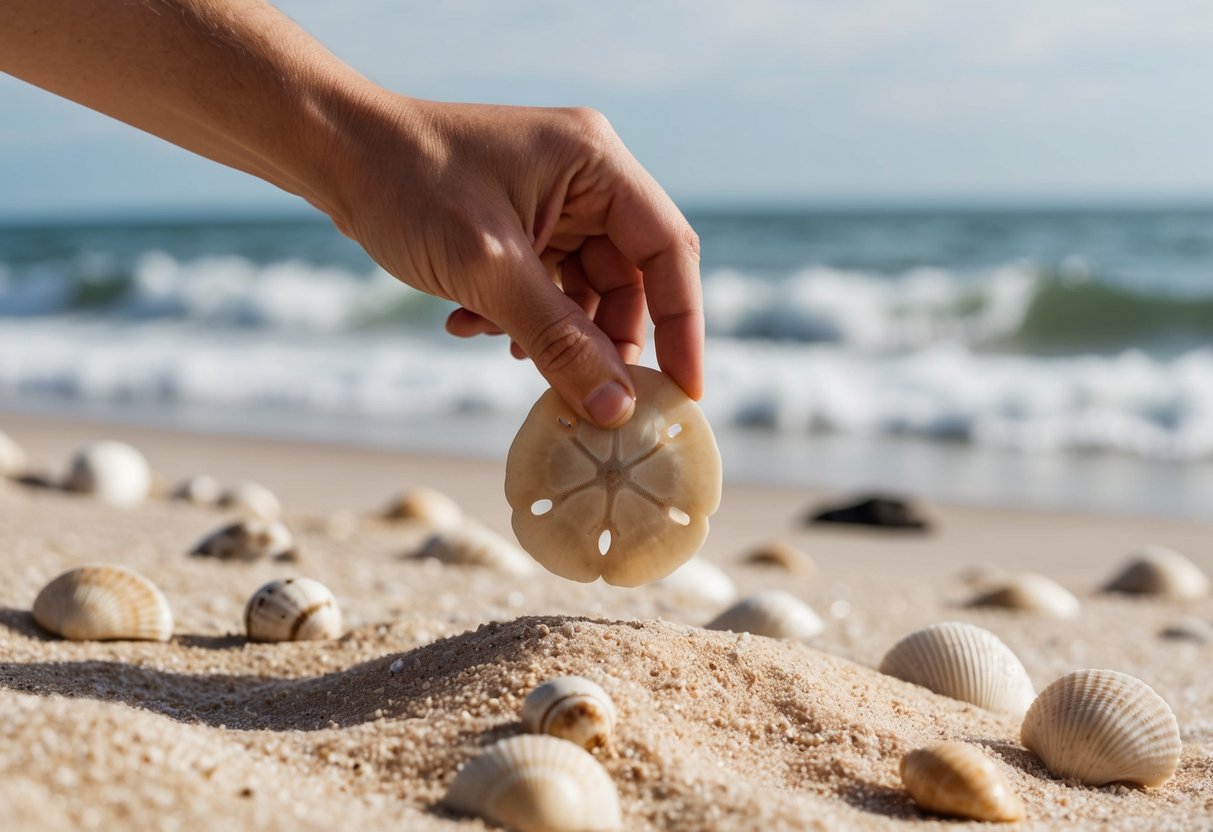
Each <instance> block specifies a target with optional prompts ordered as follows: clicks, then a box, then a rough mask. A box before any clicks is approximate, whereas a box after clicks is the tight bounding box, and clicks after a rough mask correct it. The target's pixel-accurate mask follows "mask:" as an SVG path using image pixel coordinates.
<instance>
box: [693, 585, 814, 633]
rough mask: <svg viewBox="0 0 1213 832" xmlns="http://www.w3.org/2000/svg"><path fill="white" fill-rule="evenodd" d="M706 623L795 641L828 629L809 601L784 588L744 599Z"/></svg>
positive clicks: (714, 628)
mask: <svg viewBox="0 0 1213 832" xmlns="http://www.w3.org/2000/svg"><path fill="white" fill-rule="evenodd" d="M706 626H707V629H709V630H732V631H733V632H734V633H753V634H754V635H756V636H768V637H769V638H784V639H791V640H794V641H808V640H810V639H813V638H816V637H817V636H819V635H821V633H822V632H823V631H824V630H825V625H824V624H823V623H822V621H821V619H820V618H819V617H818V616H817V613H815V612H813V610H812V608H810V607H809V605H808V604H806V603H805V602H804V601H801V600H800V599H799V598H797V597H795V596H794V595H789V594H788V593H786V592H784V591H783V590H780V589H768V590H764V591H762V592H756V593H754V594H753V595H749V596H747V597H745V598H742V599H741V600H740V601H738V602H737V603H736V604H734V605H733V606H731V607H729V608H728V609H727V610H725V611H724V612H722V613H721V614H720V615H718V616H716V617H715V618H714V619H712V620H711V621H709V622H708V624H707V625H706Z"/></svg>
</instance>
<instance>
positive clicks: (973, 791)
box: [901, 742, 1024, 823]
mask: <svg viewBox="0 0 1213 832" xmlns="http://www.w3.org/2000/svg"><path fill="white" fill-rule="evenodd" d="M901 782H902V783H904V784H905V787H906V791H907V792H909V793H910V797H912V798H914V802H915V803H917V804H918V805H919V806H921V807H922V808H923V809H926V810H927V811H929V812H936V813H938V814H941V815H953V816H956V817H961V818H969V819H971V820H982V821H995V822H1003V823H1009V822H1012V821H1017V820H1022V819H1023V816H1024V807H1023V801H1022V800H1020V799H1019V795H1017V794H1015V792H1014V790H1013V789H1012V788H1011V784H1010V783H1008V782H1007V778H1006V777H1004V776H1003V773H1002V772H1001V771H999V770H998V766H996V765H995V764H994V761H993V760H991V759H990V758H989V757H987V756H986V755H985V753H984V752H983V751H982V750H981V749H980V748H978V747H977V746H974V745H968V744H967V743H963V742H945V743H943V744H941V745H936V746H933V747H931V748H919V749H917V750H915V751H911V752H910V753H909V754H907V755H905V756H904V757H902V758H901Z"/></svg>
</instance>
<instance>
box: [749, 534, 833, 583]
mask: <svg viewBox="0 0 1213 832" xmlns="http://www.w3.org/2000/svg"><path fill="white" fill-rule="evenodd" d="M743 560H744V561H745V562H746V563H748V564H752V565H754V566H769V567H774V568H775V569H782V570H783V571H784V572H787V573H789V574H792V575H799V576H803V577H808V576H810V575H812V574H813V573H814V572H816V571H817V565H816V564H815V563H813V559H812V558H811V557H809V555H808V553H807V552H804V551H803V550H801V549H798V548H797V547H795V546H793V545H792V544H791V543H788V542H787V541H786V540H770V541H767V542H766V543H764V544H762V545H761V546H757V547H755V548H754V549H751V550H750V551H749V552H747V553H746V555H745V557H744V558H743Z"/></svg>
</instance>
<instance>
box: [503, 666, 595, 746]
mask: <svg viewBox="0 0 1213 832" xmlns="http://www.w3.org/2000/svg"><path fill="white" fill-rule="evenodd" d="M615 720H616V711H615V703H614V702H612V701H611V697H610V696H608V695H607V692H606V691H605V690H603V689H602V687H601V686H600V685H598V684H597V683H595V682H592V681H590V680H589V679H586V678H584V677H582V676H559V677H557V678H555V679H549V680H548V681H546V682H544V683H543V684H542V685H539V686H538V687H536V688H535V689H534V690H532V691H531V692H530V693H528V694H527V697H526V700H525V701H524V702H523V703H522V727H523V728H524V729H526V730H527V731H529V732H530V733H532V734H549V735H551V736H553V737H559V738H560V739H562V740H568V741H569V742H573V743H576V744H577V745H580V746H581V747H582V748H584V749H586V750H587V751H588V750H591V749H594V748H598V747H600V746H605V745H607V744H609V743H610V741H611V734H612V732H614V730H615Z"/></svg>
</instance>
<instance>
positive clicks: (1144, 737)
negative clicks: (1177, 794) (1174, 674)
mask: <svg viewBox="0 0 1213 832" xmlns="http://www.w3.org/2000/svg"><path fill="white" fill-rule="evenodd" d="M1020 741H1021V742H1023V744H1024V746H1025V747H1026V748H1028V749H1029V750H1030V751H1032V752H1034V753H1035V754H1036V756H1037V757H1039V758H1040V759H1041V762H1043V763H1044V764H1045V768H1047V769H1048V770H1049V773H1050V774H1053V775H1054V776H1056V777H1062V778H1066V779H1070V780H1077V781H1079V782H1081V783H1085V784H1087V785H1089V786H1103V785H1106V784H1108V783H1136V784H1138V785H1141V786H1161V785H1162V784H1163V783H1165V782H1166V781H1167V780H1168V779H1170V777H1171V775H1172V774H1174V773H1175V769H1176V767H1177V766H1178V765H1179V754H1180V751H1181V750H1182V743H1181V742H1180V739H1179V724H1178V723H1177V722H1176V721H1175V714H1174V713H1172V712H1171V706H1170V705H1168V704H1167V703H1166V700H1164V699H1163V698H1162V697H1161V696H1159V695H1158V694H1157V693H1155V692H1154V690H1153V688H1151V687H1150V686H1149V685H1147V684H1146V683H1145V682H1143V681H1141V680H1140V679H1136V678H1134V677H1132V676H1130V675H1128V674H1127V673H1117V672H1116V671H1114V670H1075V671H1074V672H1073V673H1067V674H1066V675H1065V676H1062V677H1061V678H1060V679H1058V680H1057V681H1055V682H1054V683H1053V684H1051V685H1049V686H1048V687H1047V688H1045V689H1044V690H1043V691H1042V692H1041V694H1040V696H1038V697H1037V698H1036V701H1035V702H1033V703H1032V707H1031V708H1030V709H1028V713H1027V716H1025V717H1024V720H1023V727H1022V728H1021V729H1020Z"/></svg>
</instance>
